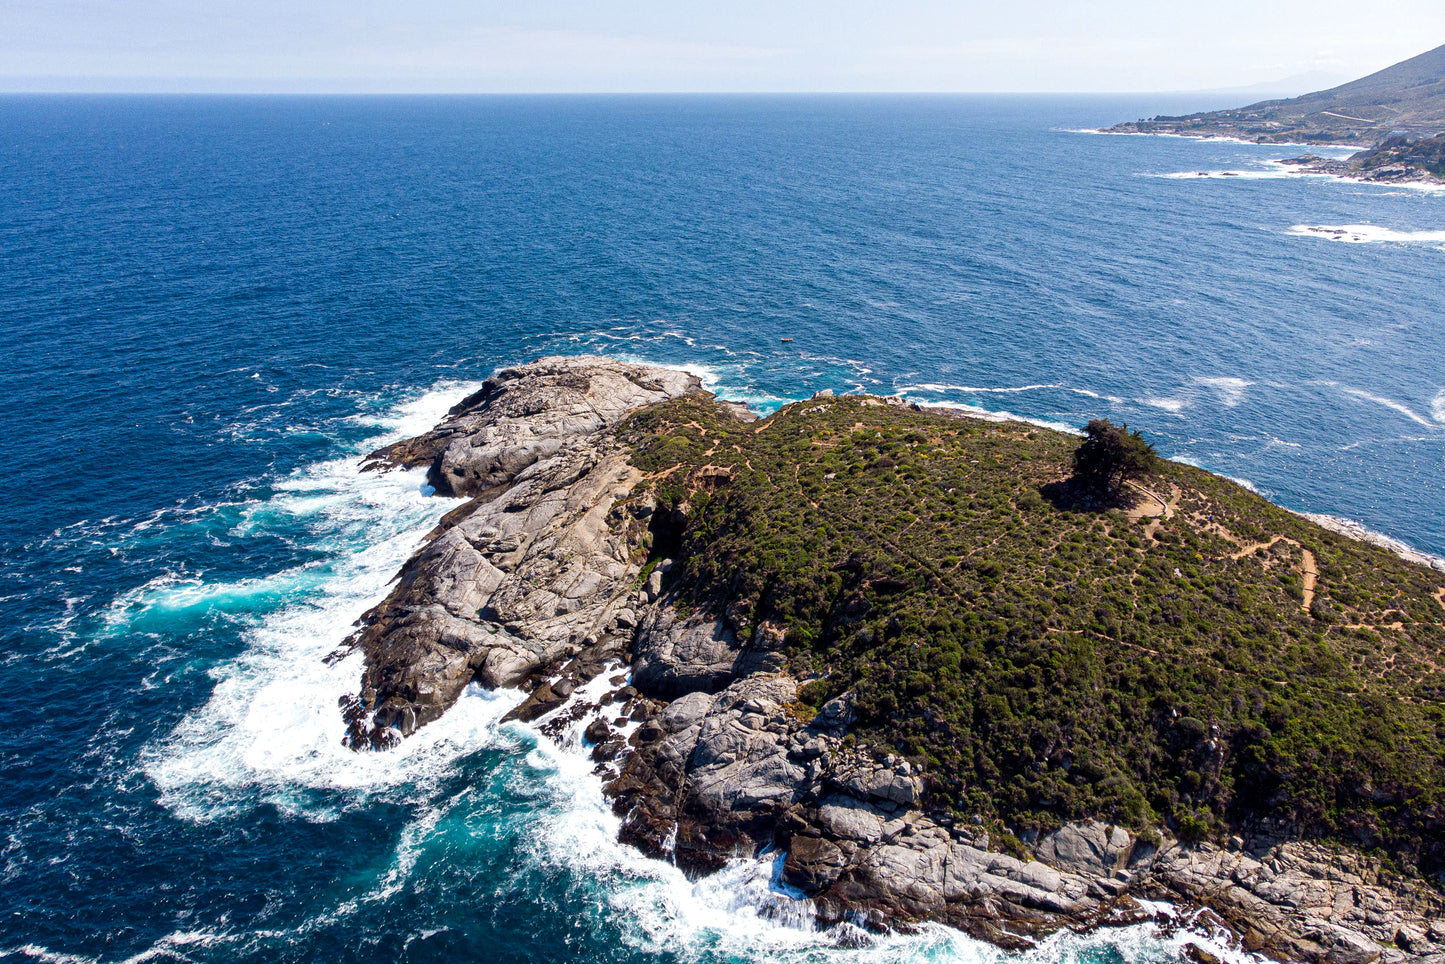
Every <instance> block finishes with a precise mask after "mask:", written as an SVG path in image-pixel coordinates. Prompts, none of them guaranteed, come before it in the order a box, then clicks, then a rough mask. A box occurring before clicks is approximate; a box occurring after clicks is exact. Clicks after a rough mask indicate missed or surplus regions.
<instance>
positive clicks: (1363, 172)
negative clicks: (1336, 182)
mask: <svg viewBox="0 0 1445 964" xmlns="http://www.w3.org/2000/svg"><path fill="white" fill-rule="evenodd" d="M1375 153H1376V152H1374V151H1362V152H1360V153H1359V154H1356V155H1354V156H1352V157H1350V158H1347V159H1345V160H1336V159H1334V158H1328V157H1320V156H1319V155H1317V154H1302V155H1300V156H1299V157H1291V158H1287V159H1286V160H1283V161H1280V162H1279V163H1281V164H1284V165H1287V166H1289V167H1291V168H1293V169H1294V170H1295V171H1297V172H1298V173H1300V174H1324V175H1328V176H1330V177H1339V178H1344V179H1346V180H1350V181H1360V182H1362V183H1365V184H1403V185H1415V186H1425V187H1432V186H1433V187H1440V186H1445V178H1439V177H1436V176H1435V175H1433V174H1431V173H1430V172H1429V171H1425V170H1422V169H1421V168H1420V167H1419V166H1417V165H1412V164H1409V163H1406V162H1404V161H1397V162H1388V161H1387V162H1383V163H1379V164H1377V165H1374V166H1366V164H1365V160H1366V159H1367V158H1369V157H1371V156H1373V155H1375Z"/></svg>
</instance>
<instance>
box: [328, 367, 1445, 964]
mask: <svg viewBox="0 0 1445 964" xmlns="http://www.w3.org/2000/svg"><path fill="white" fill-rule="evenodd" d="M700 392H702V387H701V383H700V382H699V380H698V379H697V378H695V377H694V376H691V375H689V374H686V373H683V372H678V371H673V370H669V369H661V368H652V367H646V366H641V365H633V364H627V363H623V362H619V361H616V360H612V359H607V358H598V357H578V358H544V359H542V360H540V361H537V362H534V363H531V364H528V365H523V366H519V367H517V368H512V369H507V370H505V371H502V372H499V373H498V374H497V375H495V376H494V377H492V378H490V379H488V380H487V382H486V384H485V385H484V386H483V388H482V389H481V390H480V391H479V392H477V393H476V394H474V395H472V396H470V397H469V398H467V399H464V400H463V401H462V402H461V403H459V404H458V405H457V406H456V407H455V408H453V409H452V411H451V412H450V413H448V415H447V417H446V419H445V420H444V421H443V422H442V423H441V424H440V425H438V426H437V427H436V428H435V429H433V430H432V431H431V432H428V433H426V434H425V435H422V436H420V437H418V438H415V439H409V440H406V441H403V442H399V443H397V444H395V445H392V446H390V447H388V448H386V449H383V450H381V451H379V452H376V453H374V454H373V455H372V456H371V457H370V459H369V460H368V462H367V467H368V468H372V469H385V468H387V467H392V466H413V467H415V466H422V465H425V466H428V480H429V482H430V484H431V485H432V486H434V487H435V488H436V490H437V491H438V492H439V493H442V494H447V495H453V496H458V497H462V498H466V499H467V501H466V502H465V503H463V504H462V505H461V506H460V507H459V508H457V509H455V510H453V511H452V512H451V513H449V514H448V515H447V516H446V517H444V518H443V520H442V522H441V523H440V524H439V525H438V526H437V528H436V529H435V530H434V531H433V533H432V534H431V535H430V537H429V538H428V540H427V542H426V544H425V546H424V547H423V548H422V549H421V550H420V551H419V552H418V553H417V554H416V555H415V556H414V557H413V558H412V559H411V560H410V561H409V562H408V563H407V564H406V566H405V567H404V568H403V570H402V572H401V574H400V576H399V578H398V581H397V584H396V586H395V588H394V589H393V590H392V592H391V594H390V595H389V596H388V597H387V598H386V599H385V600H384V601H383V602H382V603H381V604H380V605H378V606H377V607H375V608H374V609H372V610H371V611H370V612H368V613H367V614H366V615H365V616H364V617H363V619H362V621H361V628H360V629H359V630H358V631H357V632H356V633H355V634H353V635H352V636H351V637H350V638H349V639H348V640H347V642H346V645H345V647H344V648H343V649H342V650H339V651H338V655H340V654H344V653H346V652H350V651H353V650H355V649H360V650H361V652H362V653H363V654H364V657H365V667H366V668H365V673H364V676H363V679H362V681H361V689H360V692H359V694H358V695H356V696H350V697H346V698H343V700H342V714H343V717H344V719H345V721H346V725H347V735H346V741H347V743H348V744H349V745H350V746H352V747H353V748H356V749H375V750H384V749H386V748H388V747H391V746H394V745H395V744H397V743H398V742H400V741H401V740H403V739H405V738H406V737H407V736H409V735H410V734H411V733H412V732H414V731H415V730H416V729H417V728H418V727H420V726H423V725H425V724H426V723H428V722H431V721H433V720H435V719H437V718H438V717H440V716H441V714H442V713H444V712H445V711H446V709H447V708H448V707H450V706H451V705H452V704H453V703H454V702H455V701H456V700H457V699H458V698H459V697H460V695H461V693H462V691H463V690H464V689H465V687H466V686H467V685H468V684H469V683H471V682H473V681H476V682H479V683H480V684H482V685H484V686H487V687H520V688H522V689H523V690H525V691H526V692H527V693H528V695H527V698H526V699H525V701H524V702H523V703H522V704H521V705H520V706H519V707H518V708H517V709H516V710H514V711H513V716H514V717H515V718H518V719H522V720H528V721H533V720H535V721H540V723H541V725H542V726H543V729H544V731H545V732H550V733H553V734H557V733H560V732H562V731H564V730H566V729H569V728H575V727H578V726H581V725H584V724H585V727H586V741H587V744H588V745H590V746H591V753H592V756H593V759H594V760H595V761H596V762H597V770H598V773H599V776H601V778H602V779H604V780H605V781H607V783H606V789H607V793H608V795H609V796H610V798H611V799H612V800H613V802H614V806H615V808H616V810H617V812H618V813H619V814H620V815H621V816H622V818H623V820H622V831H621V832H622V837H623V839H624V840H625V841H626V842H628V843H631V844H634V845H636V846H638V847H639V848H640V849H642V850H643V851H645V852H647V853H649V854H652V855H655V856H661V857H670V858H672V859H675V860H676V862H677V863H678V864H679V865H681V866H682V867H684V868H685V869H688V870H689V871H692V872H698V873H705V872H708V871H711V870H715V869H717V868H718V867H720V866H722V865H723V864H724V863H725V862H726V861H727V860H729V859H731V858H734V857H737V856H750V855H753V854H755V853H757V852H758V851H759V850H760V849H762V848H764V847H774V848H777V849H778V850H780V851H784V852H786V854H787V857H786V860H785V863H784V873H783V877H784V880H785V881H786V882H787V883H788V884H790V885H792V886H794V887H797V888H798V889H800V890H801V891H803V892H804V893H805V894H806V895H808V897H809V898H810V899H811V900H812V902H813V906H814V908H815V910H816V912H817V914H818V916H819V918H820V919H821V920H823V921H845V920H846V921H851V922H854V923H860V922H861V923H864V924H866V925H867V926H870V927H872V928H877V929H882V928H888V927H899V928H901V927H907V926H910V925H911V924H913V923H916V922H919V921H925V920H937V921H943V922H946V923H948V924H951V925H953V926H956V927H958V928H960V929H962V930H964V931H967V932H968V933H970V934H973V935H975V936H978V937H981V938H985V939H987V940H990V941H993V942H995V943H997V944H1000V945H1002V946H1005V947H1015V948H1019V947H1027V946H1030V945H1031V944H1032V943H1034V942H1035V941H1036V940H1037V939H1039V938H1040V937H1041V936H1043V935H1047V934H1049V933H1053V932H1055V931H1058V930H1060V929H1064V928H1069V929H1073V930H1085V929H1089V928H1093V927H1098V926H1106V925H1123V924H1128V923H1135V922H1139V921H1144V920H1150V919H1155V920H1158V921H1159V922H1160V923H1161V924H1166V925H1169V926H1173V925H1174V924H1177V923H1178V921H1179V920H1189V921H1191V922H1192V924H1193V925H1196V926H1197V925H1201V924H1203V925H1209V924H1215V925H1218V926H1220V927H1224V928H1227V929H1228V930H1229V931H1231V932H1232V933H1233V934H1234V935H1236V937H1237V939H1238V941H1239V943H1240V945H1241V946H1242V947H1243V948H1245V949H1247V950H1250V951H1257V952H1260V953H1262V954H1265V955H1267V956H1270V957H1274V958H1276V959H1280V960H1309V961H1331V962H1340V964H1354V962H1358V964H1370V962H1373V961H1378V960H1384V961H1390V962H1395V961H1416V960H1418V961H1429V962H1432V964H1445V903H1442V902H1441V900H1440V898H1439V895H1438V894H1436V893H1435V892H1434V891H1432V890H1430V889H1429V888H1428V887H1424V886H1421V885H1419V884H1416V883H1413V882H1411V881H1409V880H1406V879H1403V878H1399V877H1396V876H1393V875H1391V874H1389V873H1387V872H1385V871H1383V870H1382V868H1381V866H1380V863H1379V861H1375V860H1371V859H1370V858H1367V857H1365V856H1362V855H1359V854H1356V853H1352V852H1349V851H1344V850H1335V849H1330V848H1327V847H1324V846H1320V845H1317V844H1310V843H1302V842H1298V841H1291V840H1286V839H1283V838H1271V837H1270V836H1268V832H1267V831H1265V832H1263V833H1261V835H1259V836H1257V837H1256V838H1253V839H1249V840H1243V839H1239V838H1234V839H1232V840H1231V841H1230V845H1229V846H1228V847H1227V848H1219V847H1215V846H1213V845H1210V844H1199V845H1188V846H1187V845H1183V844H1181V843H1179V842H1177V841H1174V840H1172V839H1170V838H1169V837H1168V836H1167V834H1165V835H1162V836H1161V837H1160V838H1159V839H1158V840H1157V841H1156V842H1154V843H1149V842H1146V841H1144V840H1141V839H1140V838H1139V837H1136V836H1134V835H1131V834H1130V833H1127V832H1125V831H1124V830H1122V829H1120V828H1117V827H1109V826H1106V825H1104V824H1101V823H1097V822H1085V823H1078V824H1071V825H1067V826H1064V827H1063V828H1062V829H1060V830H1058V831H1056V832H1054V833H1052V834H1050V835H1048V836H1046V837H1042V838H1034V839H1026V840H1024V841H1022V842H1016V841H1013V840H1007V841H1005V840H1004V839H1003V838H1000V837H999V835H997V834H992V835H991V834H990V833H989V832H988V829H987V828H985V827H984V826H981V825H970V826H957V825H952V822H951V820H950V818H948V817H947V816H946V815H930V814H928V813H926V812H924V810H923V809H922V807H921V805H920V798H921V796H922V794H923V789H924V783H923V775H922V774H920V773H917V772H915V771H914V770H913V769H912V768H911V766H910V764H908V763H907V762H902V761H898V760H896V759H894V758H892V757H888V756H884V757H882V758H879V757H878V756H875V755H873V754H870V753H869V752H867V751H865V750H861V749H858V748H856V747H853V746H851V741H850V740H849V739H847V737H848V731H849V726H850V723H851V722H852V712H851V708H850V701H849V699H848V698H847V696H846V695H845V696H844V697H840V698H839V699H836V700H834V701H832V702H831V703H828V704H826V705H825V706H823V708H822V710H821V711H820V712H818V713H817V714H816V715H815V716H811V717H809V715H808V713H806V712H803V711H802V708H801V705H800V704H799V702H798V695H797V682H796V681H795V680H793V679H791V678H789V677H788V676H786V675H784V674H783V673H782V672H781V670H782V668H783V666H784V660H783V656H782V653H781V652H780V649H781V646H782V643H783V634H782V632H781V627H775V626H771V625H769V624H767V623H763V624H761V625H760V626H758V627H757V629H756V631H755V632H753V633H752V634H751V637H750V638H739V636H738V627H737V626H734V625H733V624H732V623H731V622H730V621H729V620H728V618H727V614H726V613H723V614H721V615H718V614H710V613H700V612H692V611H689V610H688V609H687V608H686V607H680V606H678V605H676V597H675V595H674V593H673V592H672V591H670V587H669V580H668V576H669V570H670V568H671V562H670V560H668V559H666V558H663V556H664V554H665V552H666V550H667V547H668V546H669V545H670V544H671V543H673V542H675V540H676V537H677V532H678V530H679V529H680V527H681V526H682V525H683V524H684V522H685V519H683V518H678V517H674V516H673V514H672V513H671V512H669V511H667V510H664V509H661V508H659V505H658V502H657V500H656V499H655V498H654V496H653V494H652V493H651V491H650V488H649V485H648V483H649V480H648V479H647V478H646V477H645V476H644V475H643V473H642V472H640V471H639V470H638V469H636V468H635V467H633V466H632V465H631V464H630V463H629V454H630V453H629V449H628V446H627V445H626V444H625V443H624V442H623V441H622V440H621V439H619V438H618V437H617V434H616V432H615V431H614V430H615V429H616V428H617V427H618V425H619V424H620V423H622V422H623V420H624V419H626V418H627V417H628V416H629V415H630V414H631V413H633V412H635V411H637V410H639V409H641V408H644V407H646V406H649V405H653V404H657V403H660V402H663V401H665V400H667V399H671V398H675V397H678V396H680V395H685V394H690V393H700ZM878 401H879V403H880V404H897V405H902V404H904V403H903V402H902V401H901V400H899V399H884V400H878ZM734 411H735V413H736V415H737V417H738V418H740V419H751V418H752V417H753V416H752V415H751V414H750V413H749V412H748V411H747V410H746V409H745V408H743V407H741V406H735V407H734ZM1003 847H1007V848H1009V849H1010V850H1011V851H1012V852H1001V848H1003ZM1156 900H1159V901H1169V902H1171V903H1173V904H1174V905H1176V906H1177V907H1179V908H1181V909H1182V910H1183V911H1185V913H1184V914H1183V915H1181V916H1177V917H1169V916H1167V915H1164V914H1162V913H1161V911H1160V908H1159V906H1158V905H1157V904H1154V903H1152V901H1156Z"/></svg>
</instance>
